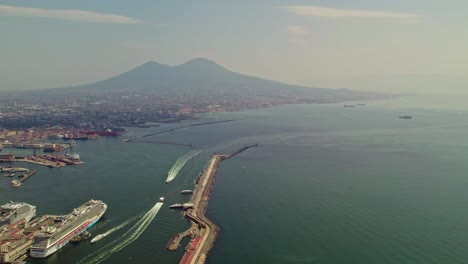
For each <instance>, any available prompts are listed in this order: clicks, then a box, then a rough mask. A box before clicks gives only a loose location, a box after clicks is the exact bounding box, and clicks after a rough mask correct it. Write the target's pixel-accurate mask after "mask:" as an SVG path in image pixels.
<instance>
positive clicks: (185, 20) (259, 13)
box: [0, 0, 468, 93]
mask: <svg viewBox="0 0 468 264" xmlns="http://www.w3.org/2000/svg"><path fill="white" fill-rule="evenodd" d="M467 10H468V1H466V0H445V1H440V0H392V1H388V0H309V1H279V0H269V1H267V0H256V1H252V0H247V1H246V0H236V1H220V0H213V1H208V0H206V1H204V0H199V1H178V0H174V1H158V0H135V1H128V0H99V1H96V0H80V1H76V0H75V1H69V0H41V1H38V0H30V1H28V0H6V1H1V0H0V41H1V42H0V43H1V49H0V90H19V89H36V88H52V87H66V86H72V85H77V84H85V83H90V82H94V81H98V80H102V79H105V78H108V77H111V76H114V75H117V74H119V73H122V72H125V71H127V70H129V69H131V68H133V67H136V66H138V65H140V64H142V63H145V62H147V61H150V60H153V61H157V62H160V63H164V64H169V65H177V64H181V63H184V62H185V61H188V60H190V59H192V58H195V57H204V58H208V59H211V60H213V61H215V62H217V63H218V64H220V65H222V66H224V67H226V68H227V69H230V70H232V71H235V72H239V73H244V74H248V75H254V76H258V77H262V78H267V79H272V80H276V81H281V82H286V83H290V84H299V85H306V86H313V87H325V88H350V89H355V90H367V91H381V92H382V91H383V92H398V93H401V92H408V93H447V92H453V93H463V92H465V90H466V93H468V74H467V73H468V16H467V15H466V14H467V13H466V12H467Z"/></svg>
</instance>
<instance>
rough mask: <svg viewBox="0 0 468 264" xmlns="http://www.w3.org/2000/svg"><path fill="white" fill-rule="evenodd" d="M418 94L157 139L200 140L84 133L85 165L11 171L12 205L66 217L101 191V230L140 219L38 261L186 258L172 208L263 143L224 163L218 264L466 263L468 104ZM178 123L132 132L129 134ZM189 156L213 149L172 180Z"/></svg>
mask: <svg viewBox="0 0 468 264" xmlns="http://www.w3.org/2000/svg"><path fill="white" fill-rule="evenodd" d="M401 100H403V102H405V104H401V102H402V101H401ZM405 100H408V99H397V100H394V101H386V102H366V103H367V105H366V106H362V107H355V108H344V107H343V105H342V104H336V105H294V106H281V107H275V108H270V109H260V110H248V111H241V112H235V113H214V114H208V115H205V116H203V118H204V119H207V120H223V119H232V118H245V117H251V119H246V120H242V121H237V122H229V123H219V124H212V125H206V126H197V127H190V128H186V129H182V130H178V131H174V132H171V133H167V134H160V135H157V136H154V137H150V138H146V140H157V141H172V142H181V143H189V144H193V148H192V149H190V148H188V147H183V146H175V145H162V144H148V143H125V142H122V138H102V139H99V140H97V141H88V142H79V146H78V147H76V149H75V150H74V151H76V152H78V153H79V154H80V155H81V158H82V160H83V161H84V162H85V164H83V165H81V166H73V167H67V168H60V169H50V168H44V167H39V166H34V165H26V164H17V165H20V166H22V167H29V168H34V169H37V170H38V171H39V172H38V173H37V174H36V175H34V176H33V177H32V178H31V179H29V180H27V181H26V182H25V183H24V184H23V185H22V186H21V187H20V188H18V189H13V188H11V187H10V186H9V180H10V179H9V178H0V201H1V202H7V201H9V200H15V201H25V202H28V203H31V204H34V205H36V206H37V209H38V214H46V213H47V214H64V213H68V212H70V211H71V210H72V209H73V208H74V207H77V206H79V205H80V204H82V203H84V202H85V201H87V200H89V199H90V198H95V199H102V200H103V201H105V202H106V203H107V204H108V206H109V208H108V211H107V212H106V215H105V217H104V218H103V219H102V221H101V222H100V223H99V224H98V225H96V227H95V228H93V229H92V230H91V232H92V233H93V234H95V235H96V234H100V233H104V232H106V231H108V230H110V229H112V228H114V227H116V226H118V225H119V224H121V223H123V222H125V221H127V220H129V219H132V218H134V217H137V219H135V220H134V221H132V222H130V223H129V224H128V225H126V226H124V227H123V228H121V229H119V230H117V231H115V232H113V233H112V234H110V235H109V236H107V237H105V238H103V239H102V240H101V241H99V242H98V243H96V244H89V243H88V242H81V243H80V244H77V245H68V246H66V247H64V248H63V249H62V250H60V251H59V252H57V253H56V254H54V255H52V256H51V257H49V258H47V259H45V260H31V261H30V263H36V264H39V263H41V264H42V263H48V264H52V263H77V262H79V261H80V260H83V259H84V260H83V262H82V263H93V261H94V260H98V259H102V260H103V262H102V263H178V261H179V260H180V258H181V256H182V255H183V247H181V248H180V250H179V251H177V252H167V251H166V250H165V249H164V246H165V244H166V243H167V241H168V240H169V239H170V238H171V236H172V235H174V234H175V233H177V232H180V231H182V230H184V229H185V228H187V227H188V226H189V225H188V222H187V221H186V220H185V219H184V218H182V217H181V216H180V214H179V212H178V211H173V210H169V209H168V208H167V206H169V205H170V204H173V203H177V202H184V201H186V200H187V199H188V197H187V196H183V195H180V194H178V191H179V190H182V189H188V188H191V187H192V186H193V179H194V178H195V177H196V176H197V174H198V172H199V171H200V170H201V169H202V168H203V166H204V165H205V163H206V162H207V160H208V158H209V156H210V154H211V153H212V152H215V151H216V152H229V151H232V150H235V149H237V148H239V147H241V146H243V145H244V144H249V143H259V144H260V145H259V147H257V148H253V149H249V150H248V151H246V152H243V153H242V154H240V155H238V156H236V157H235V158H233V159H230V160H227V161H225V162H223V163H222V164H221V167H220V170H219V172H218V174H217V178H216V183H215V186H214V189H213V194H212V197H211V199H210V203H209V207H208V211H207V214H208V216H209V217H210V218H211V219H212V220H213V221H214V222H215V223H217V224H218V225H219V226H220V228H221V233H220V236H219V239H218V240H217V242H216V244H215V246H214V249H213V251H212V252H211V254H210V257H209V261H208V263H210V264H213V263H330V264H331V263H395V264H402V263H425V264H426V263H465V262H467V259H468V251H467V250H466V247H467V246H468V191H467V189H468V163H467V162H466V158H467V157H468V112H465V111H463V109H457V110H441V109H430V108H431V107H430V105H429V106H428V107H424V108H422V107H408V105H407V104H406V103H407V101H405ZM400 115H412V116H413V119H412V120H402V119H398V116H400ZM196 122H200V121H196ZM179 125H180V124H162V125H161V126H160V127H153V128H148V129H136V128H132V129H130V131H129V132H128V133H127V134H126V135H125V136H124V137H123V138H125V137H130V136H134V135H140V134H146V133H150V132H152V131H159V130H165V129H167V128H168V127H177V126H179ZM189 151H201V152H200V153H199V154H198V155H196V156H194V157H193V158H191V159H190V160H188V161H187V163H186V164H185V165H184V166H183V167H182V168H181V170H180V171H179V173H178V175H177V177H176V178H175V179H174V180H173V181H172V182H171V183H170V184H165V183H164V181H165V179H166V177H167V173H168V171H169V170H170V169H171V167H172V166H173V165H174V163H175V162H176V161H177V160H178V159H179V158H180V157H181V156H184V155H186V156H190V155H187V153H188V152H189ZM160 196H165V197H166V201H165V203H164V205H163V206H162V208H161V209H160V210H159V211H158V212H157V213H156V215H155V217H154V219H152V220H151V219H150V217H147V216H148V215H147V216H144V215H145V213H147V212H148V211H150V209H151V208H153V206H154V205H155V203H156V202H157V200H158V198H159V197H160ZM150 212H154V210H152V211H150ZM142 217H146V218H144V219H146V220H147V221H146V222H144V221H143V222H142V221H140V222H138V219H142ZM138 227H140V228H138ZM138 235H139V236H138ZM131 237H133V238H135V237H137V239H136V240H134V241H133V242H131V241H130V240H129V239H130V238H131ZM129 241H130V242H131V243H128V242H129ZM118 248H121V249H120V250H118V251H117V250H116V249H118Z"/></svg>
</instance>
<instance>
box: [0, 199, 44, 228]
mask: <svg viewBox="0 0 468 264" xmlns="http://www.w3.org/2000/svg"><path fill="white" fill-rule="evenodd" d="M34 216H36V206H33V205H30V204H27V203H20V202H9V203H6V204H4V205H1V206H0V229H2V228H4V227H8V226H11V225H14V224H17V223H19V222H21V221H23V220H24V221H25V222H29V220H31V219H32V218H33V217H34Z"/></svg>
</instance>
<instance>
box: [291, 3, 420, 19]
mask: <svg viewBox="0 0 468 264" xmlns="http://www.w3.org/2000/svg"><path fill="white" fill-rule="evenodd" d="M283 8H284V9H286V10H288V11H289V12H291V13H293V14H295V15H297V16H316V17H331V18H338V17H363V18H394V19H413V20H417V19H421V18H422V16H421V15H418V14H412V13H399V12H387V11H371V10H359V9H338V8H329V7H320V6H310V5H294V6H284V7H283Z"/></svg>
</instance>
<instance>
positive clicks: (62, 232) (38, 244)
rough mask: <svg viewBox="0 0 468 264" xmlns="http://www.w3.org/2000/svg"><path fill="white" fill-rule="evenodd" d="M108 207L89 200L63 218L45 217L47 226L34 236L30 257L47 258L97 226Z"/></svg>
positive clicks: (99, 202)
mask: <svg viewBox="0 0 468 264" xmlns="http://www.w3.org/2000/svg"><path fill="white" fill-rule="evenodd" d="M106 209H107V205H106V204H105V203H103V202H102V201H99V200H89V201H88V202H86V203H85V204H83V205H81V206H80V207H78V208H75V209H74V210H73V212H71V213H70V214H67V215H61V216H53V215H49V216H44V217H46V220H47V224H46V225H44V227H43V228H42V230H41V232H39V233H37V234H36V235H35V236H34V240H33V244H32V247H31V251H30V255H31V257H33V258H46V257H47V256H49V255H51V254H53V253H54V252H56V251H57V250H59V249H60V248H62V247H63V246H65V245H66V244H68V242H70V240H71V239H72V238H73V237H74V236H77V235H79V234H81V233H83V232H84V231H86V230H87V229H88V228H90V227H91V226H93V225H94V224H96V223H97V222H98V221H99V219H101V217H102V215H103V214H104V213H105V212H106Z"/></svg>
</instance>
